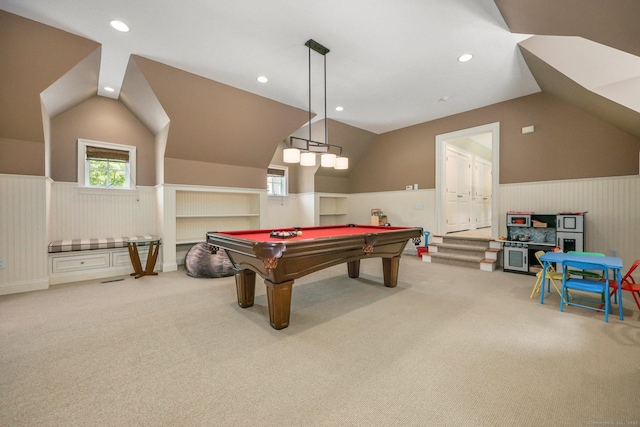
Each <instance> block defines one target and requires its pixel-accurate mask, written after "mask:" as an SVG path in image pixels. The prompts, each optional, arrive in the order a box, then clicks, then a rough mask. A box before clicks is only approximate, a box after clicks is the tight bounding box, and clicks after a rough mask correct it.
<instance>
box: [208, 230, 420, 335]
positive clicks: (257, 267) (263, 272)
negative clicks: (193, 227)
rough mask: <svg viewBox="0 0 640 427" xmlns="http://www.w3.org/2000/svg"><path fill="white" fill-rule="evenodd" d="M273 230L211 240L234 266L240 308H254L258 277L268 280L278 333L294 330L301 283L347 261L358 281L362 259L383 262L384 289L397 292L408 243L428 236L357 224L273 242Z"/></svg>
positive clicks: (215, 234) (215, 236)
mask: <svg viewBox="0 0 640 427" xmlns="http://www.w3.org/2000/svg"><path fill="white" fill-rule="evenodd" d="M271 231H274V230H248V231H225V232H208V233H207V236H206V238H207V244H208V245H209V247H210V248H211V250H212V252H215V251H217V250H219V249H224V250H225V251H226V253H227V255H228V256H229V259H230V260H231V262H232V263H233V266H234V269H235V271H236V274H235V279H236V290H237V293H238V305H240V307H242V308H246V307H251V306H252V305H253V299H254V295H255V279H256V273H257V274H259V275H260V276H261V277H262V278H263V279H264V282H265V285H266V287H267V302H268V305H269V320H270V322H271V326H272V327H273V328H274V329H283V328H286V327H287V326H289V314H290V311H291V291H292V287H293V282H294V280H296V279H297V278H299V277H303V276H306V275H307V274H310V273H313V272H315V271H318V270H321V269H323V268H327V267H331V266H333V265H337V264H341V263H345V262H346V263H347V271H348V274H349V277H352V278H356V277H358V276H359V275H360V260H361V259H363V258H382V267H383V275H384V285H385V286H387V287H389V288H393V287H395V286H396V285H397V284H398V267H399V264H400V256H401V255H402V251H403V250H404V248H405V246H406V244H407V242H408V241H409V240H410V239H416V238H419V237H421V236H422V228H419V227H390V226H373V225H354V224H349V225H336V226H325V227H296V228H284V229H278V230H277V231H301V232H302V235H300V236H296V237H291V238H286V239H285V238H280V237H272V236H271V234H270V233H271Z"/></svg>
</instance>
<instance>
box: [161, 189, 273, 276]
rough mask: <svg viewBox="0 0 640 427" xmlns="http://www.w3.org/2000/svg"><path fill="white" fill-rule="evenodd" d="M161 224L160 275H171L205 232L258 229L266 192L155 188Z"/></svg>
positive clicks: (254, 190)
mask: <svg viewBox="0 0 640 427" xmlns="http://www.w3.org/2000/svg"><path fill="white" fill-rule="evenodd" d="M157 191H158V193H159V194H158V197H159V200H161V202H160V206H161V213H160V215H161V223H162V224H163V232H164V234H163V236H162V244H163V260H162V261H163V271H174V270H176V269H177V266H178V265H179V264H182V263H184V257H185V255H186V253H187V251H188V250H189V248H191V246H193V245H194V244H196V243H199V242H204V241H205V239H206V237H205V236H206V233H207V232H209V231H230V230H249V229H259V228H262V227H261V224H262V219H263V218H265V215H266V205H267V191H266V189H265V190H261V189H242V188H228V187H207V186H198V185H171V184H165V185H163V186H161V187H159V188H158V190H157Z"/></svg>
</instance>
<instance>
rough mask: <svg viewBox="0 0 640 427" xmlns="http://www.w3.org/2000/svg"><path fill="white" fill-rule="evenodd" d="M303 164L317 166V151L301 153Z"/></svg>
mask: <svg viewBox="0 0 640 427" xmlns="http://www.w3.org/2000/svg"><path fill="white" fill-rule="evenodd" d="M300 165H301V166H315V165H316V153H302V154H301V155H300Z"/></svg>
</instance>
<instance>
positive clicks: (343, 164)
mask: <svg viewBox="0 0 640 427" xmlns="http://www.w3.org/2000/svg"><path fill="white" fill-rule="evenodd" d="M334 168H335V169H339V170H343V169H349V158H348V157H337V158H336V165H335V166H334Z"/></svg>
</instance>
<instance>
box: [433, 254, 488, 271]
mask: <svg viewBox="0 0 640 427" xmlns="http://www.w3.org/2000/svg"><path fill="white" fill-rule="evenodd" d="M431 262H432V263H434V264H446V265H452V266H455V267H466V268H473V269H475V270H478V269H479V268H480V263H479V262H477V261H476V262H473V261H462V260H457V259H450V258H436V257H433V256H432V257H431Z"/></svg>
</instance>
